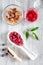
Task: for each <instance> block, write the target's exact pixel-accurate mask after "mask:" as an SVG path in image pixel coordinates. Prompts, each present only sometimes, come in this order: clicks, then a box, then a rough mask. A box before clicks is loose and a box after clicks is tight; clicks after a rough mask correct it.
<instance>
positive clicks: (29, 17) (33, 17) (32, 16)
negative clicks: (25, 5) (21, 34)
mask: <svg viewBox="0 0 43 65" xmlns="http://www.w3.org/2000/svg"><path fill="white" fill-rule="evenodd" d="M37 18H38V13H37V12H36V11H35V10H34V9H31V10H28V12H27V13H26V19H27V20H28V21H30V22H34V21H36V20H37Z"/></svg>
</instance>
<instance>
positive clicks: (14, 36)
mask: <svg viewBox="0 0 43 65" xmlns="http://www.w3.org/2000/svg"><path fill="white" fill-rule="evenodd" d="M9 38H10V40H11V41H12V42H13V43H15V44H17V45H19V46H20V45H22V44H23V40H22V38H21V35H20V34H19V33H17V32H11V33H10V35H9Z"/></svg>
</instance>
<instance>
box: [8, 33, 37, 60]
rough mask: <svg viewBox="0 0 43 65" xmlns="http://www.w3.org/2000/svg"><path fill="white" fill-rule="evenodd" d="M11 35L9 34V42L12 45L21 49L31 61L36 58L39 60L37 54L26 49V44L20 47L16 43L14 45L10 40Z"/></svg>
mask: <svg viewBox="0 0 43 65" xmlns="http://www.w3.org/2000/svg"><path fill="white" fill-rule="evenodd" d="M10 33H11V32H9V33H8V35H7V36H8V37H7V38H8V41H9V42H10V43H11V44H12V45H14V46H16V47H18V48H21V49H22V50H23V51H24V52H25V53H26V54H27V55H28V57H29V58H30V59H31V60H35V59H36V58H37V54H35V53H34V52H32V51H31V50H30V49H27V48H26V47H25V43H22V44H21V45H20V46H19V45H17V44H15V43H13V42H12V41H11V40H10V39H9V35H10Z"/></svg>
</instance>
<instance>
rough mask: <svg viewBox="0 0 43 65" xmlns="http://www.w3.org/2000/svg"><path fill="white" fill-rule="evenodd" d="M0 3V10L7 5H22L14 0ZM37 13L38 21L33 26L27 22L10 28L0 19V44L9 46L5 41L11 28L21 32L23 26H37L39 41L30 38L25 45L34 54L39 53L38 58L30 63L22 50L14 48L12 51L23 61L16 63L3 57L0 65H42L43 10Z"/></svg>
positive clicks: (0, 0) (1, 0) (0, 59)
mask: <svg viewBox="0 0 43 65" xmlns="http://www.w3.org/2000/svg"><path fill="white" fill-rule="evenodd" d="M18 1H20V0H18ZM0 3H1V4H0V6H1V7H0V10H3V9H4V8H5V6H7V5H9V4H14V3H16V4H18V5H19V6H21V5H22V4H21V3H20V2H19V3H18V2H17V1H16V0H0ZM22 7H23V5H22ZM37 11H38V13H39V19H38V20H37V22H35V23H34V24H28V23H27V22H25V21H23V22H25V24H22V23H20V24H18V25H16V26H10V25H7V24H5V23H4V21H3V20H2V19H0V30H1V31H0V32H1V33H0V43H3V42H5V43H8V44H9V42H8V41H7V39H6V34H7V32H8V31H10V30H12V29H13V28H14V29H13V30H15V29H16V28H17V30H18V28H19V30H22V29H23V27H25V26H24V25H26V26H28V27H34V26H39V28H40V29H39V30H38V31H37V34H38V36H39V41H36V40H34V39H32V38H31V37H30V38H29V40H28V41H27V43H26V45H27V48H30V49H31V50H32V51H34V52H35V53H39V56H38V58H37V59H36V60H34V61H31V60H30V59H28V57H27V56H26V55H25V53H24V52H23V51H22V50H20V49H18V48H16V47H15V48H12V49H13V50H15V52H16V53H17V54H18V55H19V56H20V57H21V58H22V59H23V61H22V62H21V63H20V62H16V61H15V60H14V59H12V58H10V57H9V56H7V57H3V58H2V57H0V65H43V8H40V9H39V10H38V9H37ZM0 16H1V15H0ZM37 50H38V51H37Z"/></svg>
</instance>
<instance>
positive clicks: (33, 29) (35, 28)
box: [31, 27, 39, 31]
mask: <svg viewBox="0 0 43 65" xmlns="http://www.w3.org/2000/svg"><path fill="white" fill-rule="evenodd" d="M37 29H39V27H34V28H32V29H31V31H35V30H37Z"/></svg>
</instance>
